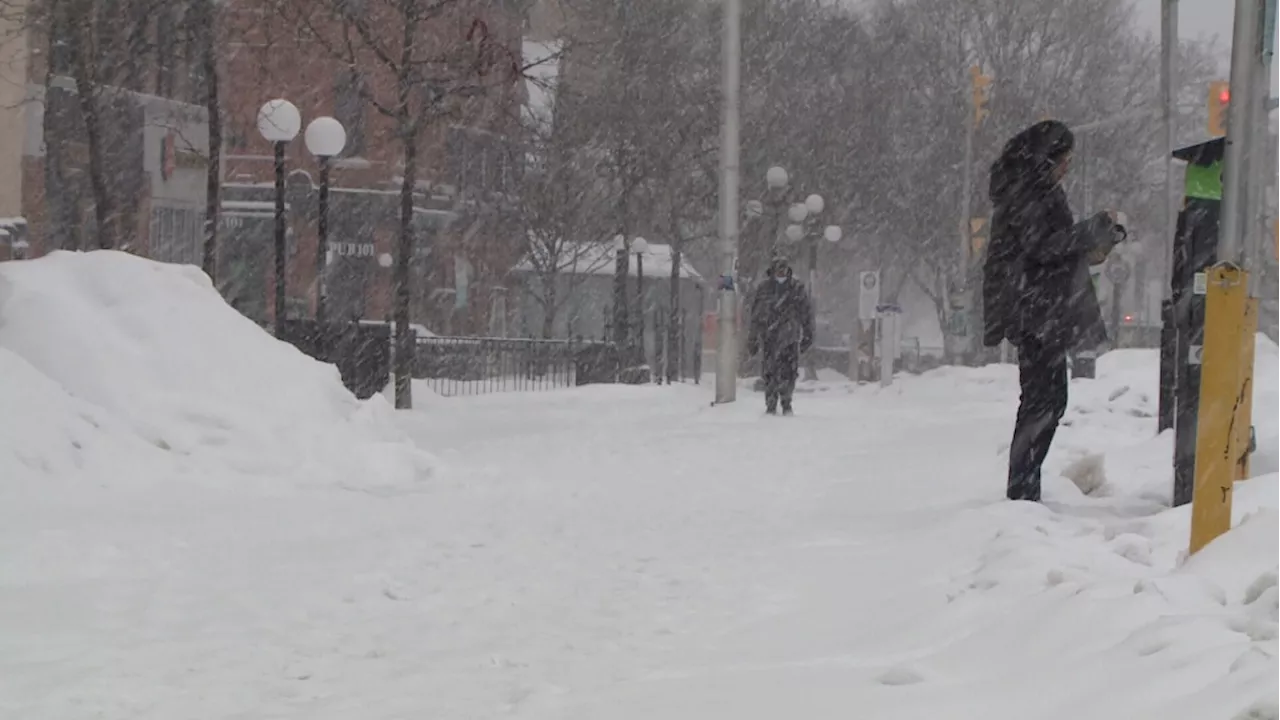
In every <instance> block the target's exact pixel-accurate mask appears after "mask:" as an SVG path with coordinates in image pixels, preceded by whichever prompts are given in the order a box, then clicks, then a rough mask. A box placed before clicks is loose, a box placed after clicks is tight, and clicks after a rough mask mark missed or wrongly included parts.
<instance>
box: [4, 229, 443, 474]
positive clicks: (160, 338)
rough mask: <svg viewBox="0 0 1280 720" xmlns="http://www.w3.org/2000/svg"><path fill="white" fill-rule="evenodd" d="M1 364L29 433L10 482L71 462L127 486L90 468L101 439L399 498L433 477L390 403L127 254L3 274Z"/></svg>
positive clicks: (206, 466) (29, 265) (204, 289)
mask: <svg viewBox="0 0 1280 720" xmlns="http://www.w3.org/2000/svg"><path fill="white" fill-rule="evenodd" d="M0 358H2V359H0V366H3V367H5V368H8V369H9V370H10V371H9V372H4V373H2V374H0V394H2V395H3V396H4V397H6V398H11V399H13V400H14V401H15V403H18V401H19V400H20V403H18V404H17V405H16V407H17V408H18V412H13V411H11V410H10V408H12V407H15V406H14V405H10V403H8V402H6V403H4V405H5V408H6V412H5V413H4V415H5V417H6V423H9V424H13V423H17V424H18V425H20V426H22V431H21V432H22V434H21V435H16V434H14V433H6V434H5V435H4V436H3V437H0V463H4V464H5V465H0V468H3V471H0V472H3V474H4V475H5V476H6V478H8V477H13V476H14V475H15V474H16V475H18V476H21V475H22V474H24V473H31V472H45V473H53V472H55V471H57V470H59V469H63V468H65V467H66V466H67V463H73V464H78V466H79V467H80V469H82V470H85V471H94V473H95V474H97V475H101V476H105V477H109V478H111V477H114V478H117V479H118V478H120V477H121V471H122V469H123V468H122V466H121V465H117V464H115V463H114V462H107V463H106V464H105V465H97V464H95V463H92V462H83V460H84V457H83V456H84V455H85V453H86V452H87V451H86V449H85V448H86V447H87V446H86V443H87V442H89V441H87V440H83V439H81V437H82V436H83V437H88V436H90V435H92V436H94V437H96V438H97V440H96V441H94V442H101V443H106V444H108V445H112V446H113V447H115V448H116V450H117V452H124V451H125V449H128V453H127V454H128V455H129V456H130V457H129V460H130V461H131V462H132V463H135V464H136V463H137V462H143V461H146V460H147V458H150V457H152V456H154V455H156V454H157V453H159V454H160V455H161V456H163V458H164V461H165V462H166V463H168V467H171V468H172V469H173V470H176V471H182V470H187V471H192V472H196V473H198V474H205V475H222V474H232V475H247V476H257V477H260V478H266V477H271V478H292V479H294V480H296V481H300V482H320V483H322V484H343V485H346V486H350V487H353V488H360V489H373V488H382V489H386V488H388V487H396V488H403V487H405V486H413V485H415V484H417V483H419V482H420V481H422V480H423V479H424V478H425V477H426V476H427V474H428V472H429V470H430V467H431V459H430V458H429V457H428V456H426V455H424V454H423V453H421V452H420V451H418V450H416V449H415V448H414V447H413V446H412V444H411V443H409V442H408V441H407V440H406V439H405V438H404V437H403V436H402V435H401V433H400V432H399V431H398V430H397V429H396V427H395V426H394V424H393V422H392V419H391V415H392V411H391V410H390V409H389V407H388V406H387V405H386V403H385V401H383V400H382V399H381V398H374V399H372V400H370V401H368V402H364V403H361V402H360V401H358V400H356V399H355V398H354V397H353V396H352V395H351V394H350V393H349V392H347V390H346V389H345V388H344V387H343V386H342V383H341V381H340V379H339V377H338V373H337V370H336V369H335V368H334V367H333V366H330V365H325V364H322V363H318V362H315V361H313V360H311V359H310V358H308V357H306V356H305V355H303V354H302V353H301V352H299V351H298V350H296V349H295V348H293V347H292V346H290V345H287V344H285V343H280V342H277V341H276V340H275V339H274V338H272V337H271V336H270V335H268V334H267V333H265V332H263V331H262V330H261V329H260V328H259V327H257V326H256V325H254V324H253V323H252V322H251V321H249V320H248V319H246V318H244V317H243V316H241V315H240V314H239V313H237V312H235V311H234V310H233V309H232V308H230V307H229V306H228V305H227V304H226V303H225V302H223V300H222V298H221V297H220V296H219V295H218V294H217V292H216V291H215V290H214V288H213V287H212V285H211V283H210V282H209V279H208V277H207V276H205V275H204V274H203V273H201V272H200V271H199V270H198V269H196V268H194V267H190V266H179V265H170V264H162V263H156V262H152V261H149V260H145V259H142V258H138V257H135V256H132V255H128V254H126V253H119V252H94V253H88V254H81V253H68V252H58V253H54V254H52V255H50V256H48V257H45V258H41V259H38V260H33V261H29V262H22V263H5V264H3V265H0ZM33 421H34V422H33ZM90 429H93V430H94V431H95V432H92V433H91V432H89V430H90ZM86 433H88V434H87V435H86ZM18 438H23V440H19V439H18ZM55 438H57V439H55ZM103 452H104V453H106V450H103ZM76 458H79V459H76ZM155 462H156V463H159V462H160V460H159V459H155ZM11 463H12V466H13V470H15V471H17V472H16V473H14V474H11V473H10V472H8V470H9V469H10V468H9V467H6V465H7V464H11ZM135 469H136V468H135Z"/></svg>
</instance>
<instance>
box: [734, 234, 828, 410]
mask: <svg viewBox="0 0 1280 720" xmlns="http://www.w3.org/2000/svg"><path fill="white" fill-rule="evenodd" d="M813 330H814V321H813V306H812V304H811V303H810V302H809V292H808V290H806V289H805V286H804V285H803V284H802V283H800V282H799V281H797V280H796V279H795V278H794V277H792V272H791V267H790V265H789V264H788V263H787V261H786V259H785V258H782V257H776V258H774V260H773V262H772V263H771V264H770V266H769V270H768V271H767V272H766V278H765V281H764V282H763V283H761V285H760V287H759V288H758V289H757V290H756V296H755V300H754V301H753V302H752V304H751V325H750V328H749V330H748V333H747V352H748V354H751V355H755V354H756V353H757V352H759V353H760V354H761V365H762V367H761V370H762V371H763V372H762V374H763V376H764V379H765V385H766V388H765V402H766V404H767V405H768V407H769V408H770V409H772V408H773V406H774V403H776V402H777V400H778V399H779V398H780V399H781V400H782V402H783V405H784V406H789V405H790V404H791V392H792V390H793V389H794V387H795V381H796V376H797V375H798V374H799V372H800V355H801V354H802V353H804V352H806V351H808V349H809V347H810V346H811V345H812V344H813Z"/></svg>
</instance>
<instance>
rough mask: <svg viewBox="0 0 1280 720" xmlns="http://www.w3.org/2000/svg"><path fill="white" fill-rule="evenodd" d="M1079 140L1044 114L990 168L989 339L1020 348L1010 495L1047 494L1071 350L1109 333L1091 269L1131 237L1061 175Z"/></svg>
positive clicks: (985, 304)
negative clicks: (1045, 471) (1073, 194)
mask: <svg viewBox="0 0 1280 720" xmlns="http://www.w3.org/2000/svg"><path fill="white" fill-rule="evenodd" d="M1073 146H1074V138H1073V136H1072V134H1071V131H1070V129H1068V128H1067V126H1066V125H1065V124H1063V123H1061V122H1058V121H1054V120H1045V121H1042V122H1039V123H1036V124H1035V125H1032V126H1031V127H1030V128H1027V129H1026V130H1024V131H1022V132H1021V133H1019V134H1018V135H1016V136H1014V137H1013V138H1012V139H1011V140H1009V142H1008V143H1006V144H1005V146H1004V149H1003V151H1002V152H1001V154H1000V157H999V158H998V159H997V160H996V161H995V163H993V164H992V166H991V183H990V196H991V206H992V218H991V240H990V245H989V249H988V254H987V259H986V263H985V265H984V267H983V287H982V297H983V317H984V328H983V344H984V345H986V346H987V347H996V346H999V344H1000V342H1001V341H1003V340H1008V341H1009V342H1010V343H1011V344H1013V345H1014V346H1015V347H1017V349H1018V378H1019V384H1020V385H1021V389H1022V394H1021V399H1020V403H1019V406H1018V415H1017V420H1016V422H1015V425H1014V431H1013V441H1012V443H1011V444H1010V447H1009V476H1008V488H1007V495H1008V498H1009V499H1010V500H1031V501H1039V500H1040V475H1041V465H1042V464H1043V463H1044V459H1045V457H1046V456H1047V455H1048V454H1049V446H1050V444H1051V443H1052V442H1053V436H1054V433H1055V432H1056V430H1057V427H1058V422H1059V421H1060V420H1061V419H1062V416H1063V414H1064V413H1065V412H1066V409H1067V388H1068V377H1067V356H1068V354H1069V353H1070V352H1071V351H1072V350H1074V349H1076V348H1090V347H1097V346H1098V345H1099V344H1101V343H1102V342H1104V341H1105V340H1106V337H1107V333H1106V325H1105V323H1104V322H1103V319H1102V311H1101V308H1100V307H1099V305H1098V298H1097V295H1096V294H1095V292H1094V288H1093V281H1092V279H1091V278H1090V276H1089V266H1090V265H1096V264H1098V263H1101V262H1102V261H1103V260H1105V259H1106V257H1107V255H1108V254H1109V253H1110V252H1111V250H1112V248H1114V247H1115V246H1116V244H1117V243H1119V242H1120V241H1122V240H1123V239H1124V237H1125V229H1124V227H1123V216H1121V215H1119V214H1118V213H1115V212H1113V211H1110V210H1108V211H1103V212H1099V213H1098V214H1096V215H1094V216H1093V217H1090V218H1088V219H1086V220H1083V221H1081V222H1075V219H1074V217H1073V216H1072V214H1071V208H1070V207H1069V206H1068V204H1067V194H1066V191H1065V190H1064V189H1063V188H1062V179H1063V177H1064V176H1065V175H1066V173H1067V170H1068V169H1069V168H1070V165H1071V151H1072V148H1073Z"/></svg>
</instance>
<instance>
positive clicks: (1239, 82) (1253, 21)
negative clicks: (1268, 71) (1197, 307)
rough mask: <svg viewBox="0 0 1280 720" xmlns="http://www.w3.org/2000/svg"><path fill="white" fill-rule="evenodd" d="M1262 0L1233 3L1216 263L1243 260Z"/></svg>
mask: <svg viewBox="0 0 1280 720" xmlns="http://www.w3.org/2000/svg"><path fill="white" fill-rule="evenodd" d="M1262 8H1263V0H1236V17H1235V28H1234V30H1233V32H1232V38H1231V104H1232V106H1233V107H1232V111H1231V112H1229V113H1228V114H1227V138H1226V150H1225V155H1224V157H1223V162H1222V226H1221V230H1220V232H1219V236H1218V261H1219V262H1229V263H1235V264H1236V265H1240V264H1242V261H1243V260H1244V257H1245V254H1244V252H1245V236H1246V235H1247V234H1250V233H1247V232H1246V228H1247V227H1248V226H1249V223H1248V222H1247V220H1246V218H1245V212H1246V208H1247V205H1248V201H1247V198H1248V194H1249V180H1250V178H1249V172H1248V168H1249V154H1248V153H1249V135H1250V129H1251V128H1250V126H1251V125H1253V124H1254V115H1253V113H1251V112H1250V110H1251V109H1252V108H1253V107H1255V105H1254V96H1255V95H1257V85H1256V84H1255V83H1254V82H1253V77H1252V76H1253V69H1254V64H1255V55H1256V54H1257V53H1259V52H1260V50H1261V47H1260V46H1259V43H1260V40H1261V33H1260V25H1261V19H1262V18H1261V15H1262Z"/></svg>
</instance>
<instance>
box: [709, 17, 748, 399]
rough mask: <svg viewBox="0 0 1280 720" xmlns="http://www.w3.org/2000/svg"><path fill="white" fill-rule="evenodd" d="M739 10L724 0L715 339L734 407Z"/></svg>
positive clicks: (724, 392)
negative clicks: (718, 276)
mask: <svg viewBox="0 0 1280 720" xmlns="http://www.w3.org/2000/svg"><path fill="white" fill-rule="evenodd" d="M741 23H742V5H741V2H740V0H724V34H723V39H722V40H721V42H722V43H723V47H722V48H721V52H722V55H723V58H722V59H723V63H724V65H723V68H722V70H721V80H722V81H723V83H724V88H723V91H724V109H723V111H724V115H723V118H722V120H721V123H720V313H719V325H718V328H717V329H718V333H717V339H716V399H715V401H716V403H729V402H733V401H734V400H735V399H736V396H737V390H738V338H737V325H736V323H737V310H738V294H737V291H736V289H735V287H734V275H735V268H734V266H735V264H736V260H737V255H738V173H739V167H738V143H739V139H738V88H739V62H740V59H741V57H740V56H741V53H742V28H741Z"/></svg>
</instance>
